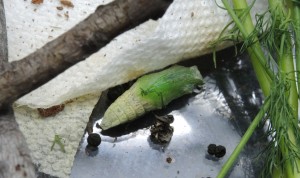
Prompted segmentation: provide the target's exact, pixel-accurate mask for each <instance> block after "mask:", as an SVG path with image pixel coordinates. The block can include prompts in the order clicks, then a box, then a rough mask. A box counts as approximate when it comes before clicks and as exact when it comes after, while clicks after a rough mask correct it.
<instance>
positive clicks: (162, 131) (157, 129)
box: [150, 115, 174, 144]
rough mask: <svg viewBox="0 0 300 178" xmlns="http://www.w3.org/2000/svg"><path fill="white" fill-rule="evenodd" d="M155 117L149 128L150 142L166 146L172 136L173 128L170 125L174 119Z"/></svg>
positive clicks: (170, 116) (167, 116)
mask: <svg viewBox="0 0 300 178" xmlns="http://www.w3.org/2000/svg"><path fill="white" fill-rule="evenodd" d="M155 117H156V120H155V123H154V124H153V125H152V126H151V127H150V132H151V135H150V140H151V141H152V142H153V143H155V144H168V143H169V142H170V141H171V139H172V136H173V131H174V128H173V127H172V126H170V124H171V123H172V122H173V121H174V117H173V116H172V115H166V116H155Z"/></svg>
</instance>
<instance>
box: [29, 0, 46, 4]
mask: <svg viewBox="0 0 300 178" xmlns="http://www.w3.org/2000/svg"><path fill="white" fill-rule="evenodd" d="M43 2H44V0H31V3H32V4H42V3H43Z"/></svg>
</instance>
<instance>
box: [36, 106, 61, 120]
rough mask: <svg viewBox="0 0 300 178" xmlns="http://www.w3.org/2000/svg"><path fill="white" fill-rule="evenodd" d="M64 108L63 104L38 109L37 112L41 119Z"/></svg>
mask: <svg viewBox="0 0 300 178" xmlns="http://www.w3.org/2000/svg"><path fill="white" fill-rule="evenodd" d="M64 108H65V105H64V104H61V105H56V106H52V107H50V108H38V109H37V110H38V112H39V114H40V115H41V116H42V117H49V116H53V115H55V114H57V113H59V112H60V111H62V110H63V109H64Z"/></svg>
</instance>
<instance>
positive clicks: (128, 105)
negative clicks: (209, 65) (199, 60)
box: [100, 65, 203, 130]
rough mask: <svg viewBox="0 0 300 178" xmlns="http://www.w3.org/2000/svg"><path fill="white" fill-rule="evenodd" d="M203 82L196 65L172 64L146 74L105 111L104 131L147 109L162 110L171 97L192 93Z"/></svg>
mask: <svg viewBox="0 0 300 178" xmlns="http://www.w3.org/2000/svg"><path fill="white" fill-rule="evenodd" d="M201 84H203V80H202V76H201V74H200V72H199V70H198V69H197V67H196V66H193V67H183V66H178V65H176V66H173V67H170V68H168V69H166V70H163V71H161V72H157V73H152V74H148V75H144V76H142V77H141V78H139V79H138V80H137V81H136V82H135V83H134V84H133V85H132V86H131V88H130V89H129V90H127V91H125V92H124V93H123V94H122V95H121V96H120V97H119V98H117V100H116V101H115V102H114V103H112V104H111V105H110V106H109V108H108V109H107V110H106V112H105V113H104V116H103V119H102V122H101V124H100V127H101V128H102V129H103V130H106V129H109V128H111V127H115V126H117V125H119V124H122V123H126V122H129V121H132V120H134V119H136V118H138V117H139V116H142V115H143V114H145V113H146V112H149V111H152V110H155V109H161V108H162V107H164V106H166V105H167V104H169V103H170V102H171V101H172V100H174V99H176V98H178V97H181V96H183V95H185V94H189V93H192V92H193V90H194V89H195V87H196V86H197V85H201Z"/></svg>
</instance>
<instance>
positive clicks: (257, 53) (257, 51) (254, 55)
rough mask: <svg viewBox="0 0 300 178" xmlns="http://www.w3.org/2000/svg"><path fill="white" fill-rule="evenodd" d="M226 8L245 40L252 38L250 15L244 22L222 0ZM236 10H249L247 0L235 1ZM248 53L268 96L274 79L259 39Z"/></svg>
mask: <svg viewBox="0 0 300 178" xmlns="http://www.w3.org/2000/svg"><path fill="white" fill-rule="evenodd" d="M222 2H223V4H224V6H225V8H226V9H227V11H228V13H229V14H230V16H231V18H232V19H233V21H234V22H235V24H236V26H237V27H238V28H239V30H240V32H241V34H242V35H243V38H244V39H247V38H249V37H250V35H251V34H252V33H253V31H254V30H255V29H254V25H253V23H252V20H251V16H250V14H249V13H247V15H246V16H245V19H243V22H242V21H241V20H240V19H239V17H238V16H237V15H236V12H235V11H234V10H233V9H232V8H231V6H230V5H229V3H228V1H227V0H222ZM233 4H234V7H235V9H248V8H249V7H248V4H247V2H246V1H245V0H233ZM247 50H248V53H249V54H250V58H251V62H252V65H253V67H254V71H255V73H256V76H257V79H258V82H259V84H260V87H261V89H262V91H263V93H264V95H265V96H268V95H269V93H270V84H271V79H272V78H274V74H273V72H272V71H271V70H270V69H269V68H267V60H266V59H265V56H264V53H263V51H262V48H261V45H260V43H259V41H258V38H257V37H255V38H254V39H253V44H252V45H251V46H250V47H248V48H247Z"/></svg>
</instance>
